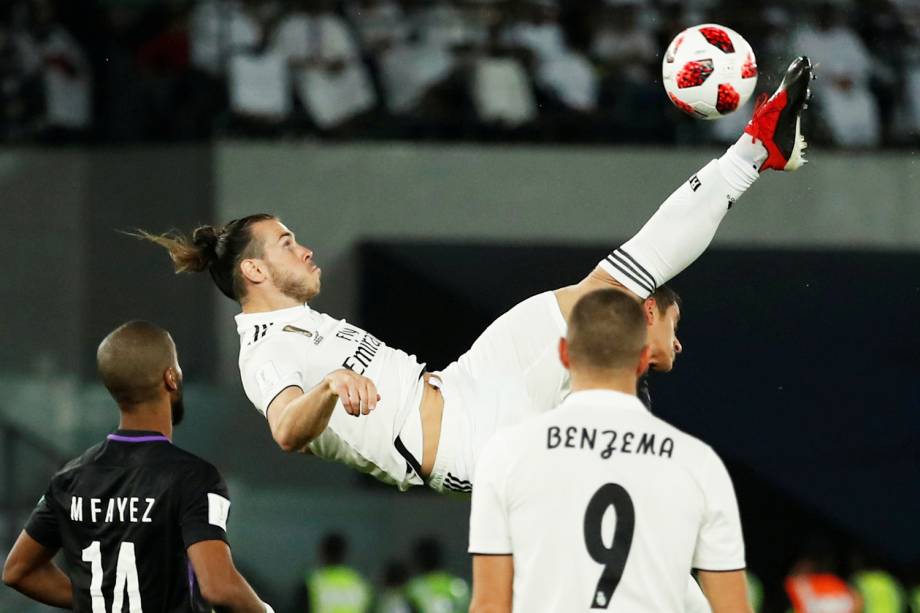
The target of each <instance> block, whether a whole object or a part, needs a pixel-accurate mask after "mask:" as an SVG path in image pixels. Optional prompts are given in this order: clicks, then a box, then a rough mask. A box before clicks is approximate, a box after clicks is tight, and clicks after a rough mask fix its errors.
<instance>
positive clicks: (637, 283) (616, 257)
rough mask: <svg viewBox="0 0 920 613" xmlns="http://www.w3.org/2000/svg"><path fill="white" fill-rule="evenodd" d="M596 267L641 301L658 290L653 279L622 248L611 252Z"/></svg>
mask: <svg viewBox="0 0 920 613" xmlns="http://www.w3.org/2000/svg"><path fill="white" fill-rule="evenodd" d="M597 265H598V266H600V267H601V268H602V269H603V270H604V271H605V272H606V273H607V274H608V275H610V276H611V277H613V278H614V279H616V280H617V281H618V282H619V283H621V284H622V285H623V286H624V287H625V288H626V289H628V290H629V291H631V292H632V293H634V294H635V295H636V296H639V298H642V299H643V300H645V299H646V298H648V297H649V296H651V295H652V294H654V293H655V290H656V289H658V284H657V282H656V281H655V277H653V276H652V274H651V273H649V272H648V271H647V270H645V268H644V267H643V266H642V265H641V264H639V262H637V261H636V260H635V259H634V258H633V257H632V256H630V255H629V254H628V253H627V252H625V251H623V248H622V247H620V248H619V249H615V250H614V251H612V252H611V253H610V255H608V256H607V257H606V258H604V259H603V260H601V261H600V262H598V263H597Z"/></svg>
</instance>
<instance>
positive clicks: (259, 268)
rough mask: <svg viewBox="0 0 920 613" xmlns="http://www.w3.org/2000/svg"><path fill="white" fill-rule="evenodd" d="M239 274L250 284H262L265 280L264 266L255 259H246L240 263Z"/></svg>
mask: <svg viewBox="0 0 920 613" xmlns="http://www.w3.org/2000/svg"><path fill="white" fill-rule="evenodd" d="M240 272H241V273H242V274H243V278H245V279H246V280H247V281H249V282H250V283H262V282H263V281H265V279H266V278H267V274H266V271H265V266H264V265H263V264H262V262H261V261H260V260H257V259H255V258H246V259H245V260H243V261H242V262H240Z"/></svg>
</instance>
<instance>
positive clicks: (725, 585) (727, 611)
mask: <svg viewBox="0 0 920 613" xmlns="http://www.w3.org/2000/svg"><path fill="white" fill-rule="evenodd" d="M699 578H700V587H702V588H703V593H704V594H706V598H707V600H709V604H710V606H711V607H712V613H753V609H751V604H750V602H749V601H748V591H747V577H746V575H745V572H744V571H743V570H732V571H727V572H712V571H705V570H701V571H699Z"/></svg>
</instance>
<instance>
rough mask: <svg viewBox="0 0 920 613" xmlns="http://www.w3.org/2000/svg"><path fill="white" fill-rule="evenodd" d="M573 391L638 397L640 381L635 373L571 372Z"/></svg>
mask: <svg viewBox="0 0 920 613" xmlns="http://www.w3.org/2000/svg"><path fill="white" fill-rule="evenodd" d="M571 376H572V387H571V389H572V391H573V392H583V391H586V390H612V391H614V392H622V393H624V394H630V395H632V396H635V395H636V386H637V383H638V380H637V379H636V375H635V374H633V373H623V372H609V371H608V372H575V371H571Z"/></svg>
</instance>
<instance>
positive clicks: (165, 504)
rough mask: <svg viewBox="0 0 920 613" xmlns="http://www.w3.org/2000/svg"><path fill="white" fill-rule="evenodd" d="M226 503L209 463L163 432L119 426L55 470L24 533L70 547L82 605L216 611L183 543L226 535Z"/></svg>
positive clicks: (96, 612) (77, 603) (156, 611)
mask: <svg viewBox="0 0 920 613" xmlns="http://www.w3.org/2000/svg"><path fill="white" fill-rule="evenodd" d="M229 510H230V500H229V497H228V494H227V487H226V485H225V484H224V481H223V479H222V478H221V476H220V474H219V473H218V472H217V469H215V468H214V467H213V466H212V465H211V464H208V463H207V462H205V461H204V460H201V459H200V458H198V457H196V456H194V455H192V454H190V453H188V452H186V451H183V450H181V449H179V448H178V447H175V446H174V445H172V444H171V443H170V442H169V440H168V439H167V438H166V437H165V436H163V435H162V434H160V433H158V432H146V431H136V430H132V431H129V430H119V431H117V432H115V433H114V434H110V435H109V436H108V438H107V439H106V440H105V441H104V442H103V443H101V444H99V445H96V446H95V447H92V448H90V449H89V450H87V451H86V452H85V453H84V454H83V455H82V456H80V457H79V458H77V459H75V460H73V461H71V462H70V463H69V464H67V465H66V466H65V467H64V468H63V469H61V470H60V471H59V472H58V473H57V474H55V475H54V477H53V478H52V479H51V484H50V485H49V487H48V489H47V491H46V492H45V495H44V496H43V497H42V499H41V500H40V501H39V503H38V505H37V506H36V508H35V510H34V511H33V512H32V516H31V517H30V518H29V522H28V523H27V524H26V532H27V533H28V534H29V536H31V537H32V538H33V539H35V540H36V541H38V542H39V543H41V544H42V545H44V546H45V547H48V548H50V549H57V548H60V549H61V550H63V553H64V556H65V557H66V560H67V569H68V574H69V576H70V580H71V582H72V583H73V595H74V607H73V610H74V611H77V612H78V613H101V612H103V611H104V612H109V611H117V612H119V613H121V611H132V612H135V611H143V612H144V613H191V612H198V611H210V607H207V606H205V604H204V602H203V601H202V600H201V598H200V593H199V591H198V589H197V582H196V579H195V575H194V573H193V571H192V568H191V565H190V564H189V562H188V560H187V557H186V549H187V548H188V547H190V546H192V545H194V544H195V543H198V542H201V541H206V540H221V541H226V539H227V535H226V528H227V516H228V513H229Z"/></svg>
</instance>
